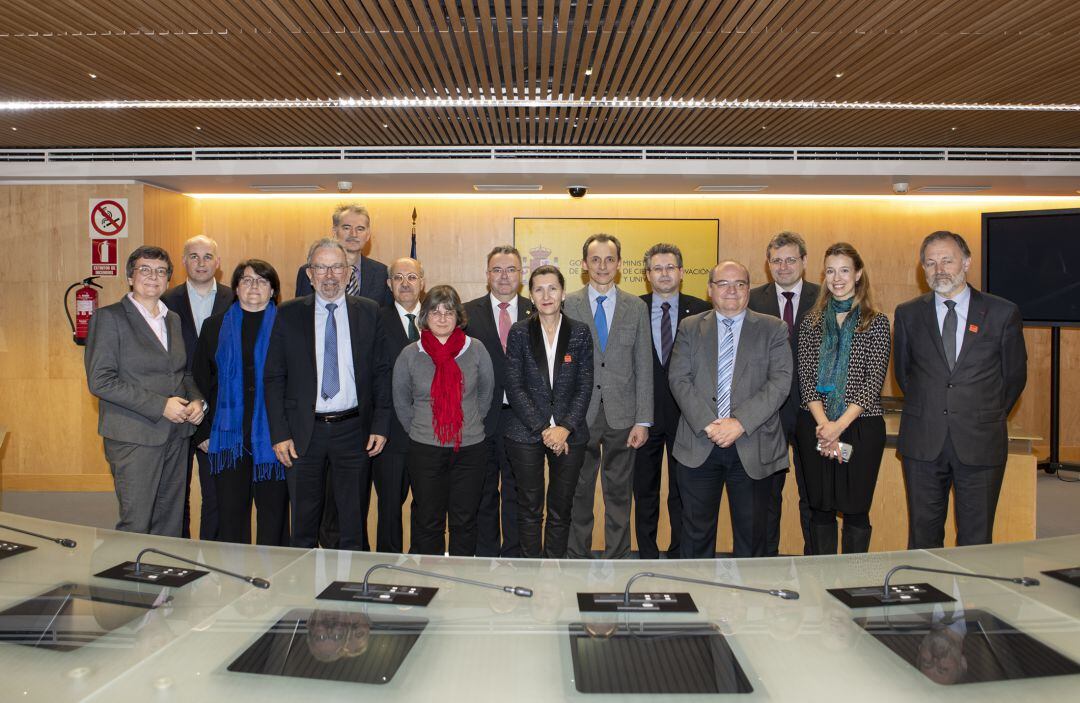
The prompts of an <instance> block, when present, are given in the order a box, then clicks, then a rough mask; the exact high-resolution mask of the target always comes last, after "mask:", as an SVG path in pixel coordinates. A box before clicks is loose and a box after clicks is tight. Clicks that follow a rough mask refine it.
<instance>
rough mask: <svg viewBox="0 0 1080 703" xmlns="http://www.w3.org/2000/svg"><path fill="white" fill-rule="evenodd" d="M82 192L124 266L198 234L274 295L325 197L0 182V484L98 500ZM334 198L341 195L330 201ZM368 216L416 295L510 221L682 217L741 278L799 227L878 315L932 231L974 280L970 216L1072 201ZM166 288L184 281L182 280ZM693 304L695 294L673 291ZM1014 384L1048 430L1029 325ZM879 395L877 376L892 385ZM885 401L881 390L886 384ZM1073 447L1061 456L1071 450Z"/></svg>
mask: <svg viewBox="0 0 1080 703" xmlns="http://www.w3.org/2000/svg"><path fill="white" fill-rule="evenodd" d="M91 197H126V198H128V200H129V207H130V210H131V212H130V214H129V218H130V224H129V228H130V236H129V238H128V239H127V240H124V241H122V242H121V244H120V258H121V261H123V260H124V259H125V258H126V256H127V254H128V253H129V252H130V251H131V249H132V248H134V247H135V246H138V245H139V244H141V243H143V240H144V238H145V241H146V242H147V243H151V244H158V245H161V246H165V247H166V248H168V249H169V251H170V252H172V253H173V254H174V256H176V257H177V258H179V253H180V248H181V246H182V243H183V241H184V239H185V238H186V237H188V236H190V235H192V234H196V233H199V232H200V231H202V232H205V233H206V234H207V235H209V236H211V237H214V238H215V239H216V240H217V241H218V242H219V244H220V247H221V254H222V260H223V266H222V269H223V271H224V275H225V276H227V275H228V274H229V273H230V272H231V270H232V267H233V266H234V265H235V264H236V262H237V261H239V260H240V259H241V258H246V257H251V256H257V257H261V258H265V259H267V260H268V261H270V262H271V263H273V264H274V265H275V266H276V267H277V268H278V271H279V273H280V274H281V277H282V281H283V286H282V288H283V292H284V294H285V296H286V297H289V296H291V295H292V293H293V281H294V280H295V275H296V268H297V266H299V264H300V263H301V262H302V261H303V257H304V254H305V252H306V248H307V245H308V244H309V243H310V242H311V240H313V239H315V238H317V237H319V236H323V235H324V234H326V233H327V232H328V231H329V227H330V212H331V211H332V209H333V207H334V205H335V204H337V203H338V202H339V201H338V200H329V199H284V198H281V199H269V200H265V199H261V200H255V199H247V200H244V199H222V200H214V199H207V200H200V201H197V200H194V199H191V198H188V197H186V196H182V195H177V194H173V193H169V192H166V191H161V190H158V189H155V188H149V187H144V186H135V185H129V186H104V185H102V186H96V185H77V186H76V185H72V186H0V213H3V215H4V217H3V221H4V222H5V223H6V225H7V226H6V227H5V228H4V229H3V230H2V232H0V237H3V243H4V248H3V251H4V252H5V256H4V257H3V258H2V259H0V384H2V388H0V392H2V395H3V399H4V400H3V405H2V410H0V425H2V426H6V427H7V428H8V431H9V433H10V435H9V437H8V439H7V442H6V443H5V445H4V447H3V449H2V450H0V452H2V453H0V472H2V483H0V486H2V488H3V489H6V490H20V489H21V490H42V489H47V490H57V489H70V490H110V489H111V480H110V479H109V476H108V469H107V466H106V464H105V462H104V460H103V459H102V457H101V443H100V440H99V438H98V437H97V432H96V422H97V411H96V404H95V402H94V400H93V398H91V396H90V395H89V393H88V392H87V390H86V382H85V377H84V374H83V370H82V348H81V347H76V346H75V345H74V344H72V342H71V341H70V333H69V331H68V327H67V321H66V319H65V318H64V314H63V310H62V307H61V306H62V297H63V292H64V289H65V288H66V287H67V285H68V284H70V283H72V282H74V281H75V280H77V279H80V278H82V277H84V276H86V275H87V270H88V268H89V263H88V262H89V256H90V254H89V238H88V236H87V227H88V222H87V209H88V206H87V203H88V200H89V198H91ZM344 200H345V199H342V201H344ZM367 205H368V206H369V208H370V209H371V210H372V212H373V215H374V221H373V223H372V227H373V231H374V240H373V242H372V245H371V251H370V254H371V256H373V257H374V258H377V259H380V260H382V261H384V262H388V261H390V260H391V259H393V258H395V257H397V256H403V255H407V253H408V250H409V230H410V224H411V218H410V215H411V212H412V209H413V208H414V207H415V208H416V209H417V213H418V223H417V232H418V237H417V239H418V250H419V255H420V258H421V259H422V260H423V262H424V265H425V268H426V270H427V280H428V284H429V285H434V284H436V283H444V282H450V283H453V284H455V285H456V286H457V287H458V289H459V291H460V292H461V293H462V295H463V296H466V297H473V296H475V295H478V294H480V293H481V292H482V291H483V285H484V273H483V270H484V254H485V253H486V252H487V251H488V249H490V248H491V246H492V245H494V244H495V243H499V242H506V241H510V240H511V239H512V236H513V221H514V217H677V218H678V217H686V218H716V219H718V220H719V221H720V255H721V257H724V258H736V259H740V260H742V261H745V262H746V263H747V264H748V265H749V266H750V269H751V272H752V276H753V280H754V282H755V283H761V282H764V281H765V280H766V268H765V263H764V262H765V254H764V243H765V242H766V241H767V240H768V238H769V237H770V236H771V235H772V234H774V233H776V232H778V231H780V230H782V229H792V230H795V231H797V232H801V233H802V234H803V235H804V236H805V237H806V239H807V242H808V244H809V246H810V271H809V274H808V275H809V277H810V278H811V279H816V278H817V277H818V276H819V274H820V268H821V267H820V254H821V252H822V251H823V250H824V248H825V247H826V246H827V245H828V244H830V243H832V242H834V241H837V240H840V239H845V240H848V241H850V242H851V243H853V244H855V245H856V246H857V247H858V248H859V249H860V251H861V252H862V254H863V257H864V259H865V260H866V263H867V267H868V270H869V273H870V275H871V276H872V280H873V285H874V291H875V293H876V294H877V298H878V302H879V304H880V306H881V307H882V308H883V309H885V310H886V311H887V312H889V313H890V316H891V311H892V309H893V308H894V307H895V306H896V304H897V303H899V302H901V301H903V300H905V299H907V298H909V297H911V296H913V295H916V294H917V293H919V292H920V291H921V289H920V285H921V278H920V275H919V271H918V268H917V265H916V252H917V248H918V243H919V241H920V240H921V238H922V237H923V236H924V235H925V234H926V233H928V232H930V231H932V230H935V229H952V230H954V231H957V232H960V233H962V234H964V235H965V236H966V237H967V238H968V241H969V243H970V244H971V245H972V247H973V249H974V250H975V254H974V256H975V261H974V262H973V265H972V270H973V272H975V275H974V276H973V280H974V281H975V282H977V281H978V270H979V267H980V265H981V260H980V256H979V239H980V217H979V215H980V213H981V212H984V211H990V210H1021V209H1046V208H1063V207H1077V206H1080V199H1069V200H1061V199H1059V200H1045V201H1033V200H1028V201H1019V202H1018V201H992V200H962V199H945V198H943V199H941V200H934V201H930V202H928V201H927V200H926V199H914V198H911V199H905V198H882V199H861V198H848V199H838V198H827V199H809V198H790V199H773V198H768V199H765V198H753V197H748V198H733V199H677V198H641V199H627V198H610V199H603V198H599V197H595V196H589V197H588V198H586V199H584V200H581V201H572V200H568V199H566V200H564V199H558V200H527V199H517V200H503V199H485V200H459V199H433V198H416V199H410V198H380V199H372V200H370V201H368V202H367ZM177 267H178V269H179V273H178V274H177V275H176V276H175V277H174V280H173V283H178V282H180V281H182V280H183V270H182V267H180V266H179V262H178V264H177ZM124 291H126V286H125V285H124V281H123V279H122V278H118V279H115V280H113V281H109V282H108V283H106V289H105V291H103V292H102V296H101V300H102V303H103V304H108V303H111V302H115V301H116V300H117V299H119V297H120V295H122V294H123V292H124ZM687 292H690V293H694V294H697V295H701V294H702V293H703V292H702V291H687ZM1025 335H1026V338H1027V340H1028V351H1029V357H1030V360H1031V363H1030V364H1029V382H1028V390H1027V391H1026V392H1025V394H1024V396H1023V397H1022V399H1021V402H1020V404H1019V407H1018V408H1017V410H1016V412H1015V414H1014V419H1015V420H1016V421H1018V422H1019V423H1020V424H1021V425H1022V426H1024V427H1026V428H1031V429H1033V430H1034V431H1036V432H1039V433H1042V434H1044V435H1045V434H1046V433H1047V432H1048V416H1049V412H1048V400H1047V397H1048V395H1047V390H1048V388H1049V361H1048V360H1049V332H1048V331H1047V330H1029V331H1027V332H1026V333H1025ZM1063 346H1064V351H1063V364H1062V366H1063V374H1064V379H1063V388H1062V398H1063V403H1064V409H1063V419H1062V430H1063V435H1062V443H1063V445H1065V446H1066V447H1069V448H1070V449H1069V450H1068V451H1067V453H1066V455H1067V456H1073V457H1077V458H1080V422H1077V420H1078V419H1080V417H1078V416H1080V403H1078V402H1075V401H1072V400H1071V399H1072V398H1076V397H1078V396H1080V375H1078V374H1077V367H1078V366H1080V331H1073V330H1066V331H1065V332H1064V334H1063ZM890 388H891V381H890ZM890 388H887V389H886V392H895V389H894V388H892V389H891V390H890ZM1069 452H1071V453H1069Z"/></svg>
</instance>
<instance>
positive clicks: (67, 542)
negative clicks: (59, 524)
mask: <svg viewBox="0 0 1080 703" xmlns="http://www.w3.org/2000/svg"><path fill="white" fill-rule="evenodd" d="M0 527H2V528H4V529H5V530H11V531H12V532H21V533H22V534H24V535H30V536H31V537H37V538H38V539H47V540H49V541H50V542H56V543H57V544H59V545H60V546H61V547H67V548H68V549H75V546H76V542H75V540H73V539H68V538H67V537H49V536H48V535H40V534H38V533H37V532H31V531H30V530H24V529H22V528H21V527H12V526H11V525H0Z"/></svg>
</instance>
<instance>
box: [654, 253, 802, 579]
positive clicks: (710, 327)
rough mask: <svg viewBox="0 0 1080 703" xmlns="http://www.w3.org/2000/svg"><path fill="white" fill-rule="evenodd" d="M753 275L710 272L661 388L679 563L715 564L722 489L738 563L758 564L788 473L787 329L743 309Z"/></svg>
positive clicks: (728, 268) (732, 267)
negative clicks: (678, 522)
mask: <svg viewBox="0 0 1080 703" xmlns="http://www.w3.org/2000/svg"><path fill="white" fill-rule="evenodd" d="M749 297H750V272H749V271H748V270H747V268H746V267H745V266H743V265H742V264H741V263H739V262H736V261H723V262H721V263H719V264H717V265H716V267H715V268H713V270H712V271H711V272H710V274H709V298H710V299H711V300H712V304H713V309H712V310H710V311H707V312H704V313H701V314H700V315H694V316H692V317H688V318H687V319H686V320H685V321H683V323H682V325H680V326H679V335H678V337H676V339H675V346H674V349H673V350H672V352H671V366H670V368H669V370H668V381H669V383H670V384H671V393H672V395H673V396H675V401H676V402H677V403H678V404H679V408H680V409H681V410H682V418H681V419H680V421H679V431H678V433H677V435H676V437H675V451H674V453H675V458H676V459H677V460H678V462H679V469H678V471H679V494H680V495H681V496H682V501H683V528H682V557H683V558H684V559H712V558H714V557H715V556H716V528H717V518H718V516H719V511H720V499H721V497H722V495H723V491H724V487H725V486H727V490H728V505H729V507H730V509H731V531H732V537H733V542H734V553H735V556H736V557H752V556H762V555H763V554H764V550H765V523H766V516H767V512H768V500H769V495H770V481H768V480H767V479H768V478H769V477H770V476H772V475H773V474H774V473H776V472H777V471H780V470H781V469H785V468H787V440H786V439H785V437H784V430H783V427H782V426H781V424H780V415H779V411H780V406H782V405H783V404H784V401H785V400H786V399H787V397H788V394H789V393H790V392H791V376H792V369H793V364H792V360H791V348H790V346H789V344H788V335H787V326H786V325H785V324H784V323H783V322H781V321H780V320H779V319H777V318H775V317H772V316H769V315H762V314H760V313H756V312H753V311H752V310H747V309H746V306H747V301H748V298H749Z"/></svg>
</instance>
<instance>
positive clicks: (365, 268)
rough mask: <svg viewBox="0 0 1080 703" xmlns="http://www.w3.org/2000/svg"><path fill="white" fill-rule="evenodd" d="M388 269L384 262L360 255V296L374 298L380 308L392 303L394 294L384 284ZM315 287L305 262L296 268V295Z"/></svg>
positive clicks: (310, 290)
mask: <svg viewBox="0 0 1080 703" xmlns="http://www.w3.org/2000/svg"><path fill="white" fill-rule="evenodd" d="M387 277H388V271H387V268H386V264H384V263H383V262H381V261H376V260H375V259H369V258H367V257H366V256H361V257H360V297H361V298H368V299H369V300H374V301H375V304H376V305H378V306H379V307H380V308H382V307H386V306H387V305H393V304H394V296H393V294H391V293H390V286H388V285H386V281H387ZM314 292H315V289H314V288H312V287H311V279H309V278H308V275H307V264H304V265H302V266H301V267H300V268H299V269H297V270H296V297H297V298H301V297H303V296H305V295H311V294H312V293H314Z"/></svg>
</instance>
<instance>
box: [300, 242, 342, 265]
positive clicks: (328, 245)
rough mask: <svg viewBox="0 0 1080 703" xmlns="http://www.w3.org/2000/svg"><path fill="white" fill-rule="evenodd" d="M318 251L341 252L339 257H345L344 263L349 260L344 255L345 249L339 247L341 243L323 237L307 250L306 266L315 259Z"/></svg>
mask: <svg viewBox="0 0 1080 703" xmlns="http://www.w3.org/2000/svg"><path fill="white" fill-rule="evenodd" d="M319 249H337V250H338V251H340V252H341V255H342V256H344V257H345V260H346V261H348V259H349V255H348V254H346V253H345V247H343V246H341V242H339V241H338V240H336V239H332V238H330V237H323V238H322V239H319V240H316V241H315V243H314V244H312V245H311V248H310V249H308V252H307V263H308V266H310V265H311V260H312V258H314V257H315V252H317V251H318V250H319Z"/></svg>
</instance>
